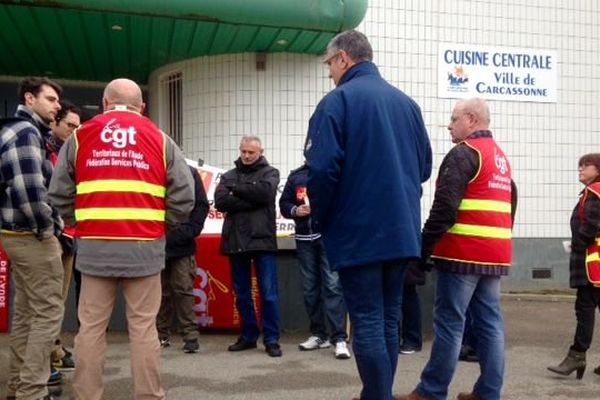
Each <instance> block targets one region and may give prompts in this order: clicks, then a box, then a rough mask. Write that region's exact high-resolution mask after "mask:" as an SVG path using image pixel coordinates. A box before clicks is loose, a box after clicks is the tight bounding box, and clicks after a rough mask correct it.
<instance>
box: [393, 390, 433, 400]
mask: <svg viewBox="0 0 600 400" xmlns="http://www.w3.org/2000/svg"><path fill="white" fill-rule="evenodd" d="M393 398H394V400H428V399H427V397H423V396H421V395H420V394H419V393H417V392H416V391H414V392H412V393H411V394H405V395H403V396H398V395H396V396H393Z"/></svg>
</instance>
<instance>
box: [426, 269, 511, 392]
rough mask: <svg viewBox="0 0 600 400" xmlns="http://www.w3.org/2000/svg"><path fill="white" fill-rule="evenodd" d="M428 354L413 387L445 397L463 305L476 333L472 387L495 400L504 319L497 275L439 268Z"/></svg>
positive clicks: (500, 373) (462, 321) (460, 333)
mask: <svg viewBox="0 0 600 400" xmlns="http://www.w3.org/2000/svg"><path fill="white" fill-rule="evenodd" d="M437 277H438V280H437V287H436V296H435V307H434V315H433V324H434V332H435V337H434V339H433V346H432V348H431V356H430V358H429V362H428V363H427V365H426V366H425V369H424V370H423V372H422V373H421V382H420V383H419V385H418V386H417V388H416V390H417V392H418V393H419V394H420V395H422V396H424V397H426V398H428V399H432V400H444V399H446V397H447V396H448V385H449V384H450V381H451V380H452V376H453V375H454V371H455V370H456V364H457V362H458V355H459V352H460V345H461V341H462V336H463V330H464V327H465V315H466V313H467V308H468V309H469V310H470V312H471V317H472V318H473V325H472V326H471V329H472V332H473V334H474V335H476V336H477V338H478V342H477V353H478V355H479V367H480V370H481V373H480V375H479V378H478V379H477V382H476V383H475V386H474V387H473V393H474V394H475V395H476V396H477V397H478V398H480V399H485V400H499V399H500V394H501V390H502V383H503V377H504V324H503V320H502V310H501V307H500V277H498V276H481V275H462V274H456V273H452V272H444V271H441V270H438V271H437Z"/></svg>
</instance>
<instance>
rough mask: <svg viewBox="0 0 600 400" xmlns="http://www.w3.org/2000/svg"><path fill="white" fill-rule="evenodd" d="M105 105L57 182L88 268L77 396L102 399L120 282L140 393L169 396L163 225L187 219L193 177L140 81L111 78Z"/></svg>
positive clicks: (67, 151) (59, 203) (54, 187)
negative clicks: (162, 338)
mask: <svg viewBox="0 0 600 400" xmlns="http://www.w3.org/2000/svg"><path fill="white" fill-rule="evenodd" d="M102 102H103V106H104V113H103V114H100V115H97V116H96V117H94V118H92V119H91V120H89V121H87V122H86V123H84V124H83V125H82V126H81V127H80V128H79V129H78V130H77V131H75V133H74V134H73V136H72V137H71V138H70V139H69V140H68V141H67V142H66V143H65V144H64V147H63V149H62V150H61V152H60V155H59V160H58V164H57V166H56V170H55V172H54V175H53V176H52V181H51V183H50V193H49V195H50V198H51V201H52V203H53V204H54V205H55V206H56V208H57V209H58V210H59V212H60V213H61V215H62V216H63V217H64V219H65V221H67V223H68V224H74V225H75V237H76V239H77V263H76V268H77V269H78V270H79V271H80V272H81V274H82V279H81V297H80V301H79V310H78V316H79V320H80V322H81V326H80V328H79V333H78V334H77V336H76V337H75V349H74V351H75V354H76V356H77V368H76V369H75V374H74V379H73V391H74V393H75V398H76V399H78V400H84V399H85V400H100V399H102V398H103V383H102V374H103V367H104V359H105V352H106V342H105V340H106V339H105V336H106V328H107V327H108V322H109V319H110V315H111V312H112V308H113V305H114V303H115V299H116V291H117V287H118V286H119V285H121V286H122V288H123V295H124V297H125V302H126V303H127V304H126V306H127V326H128V330H129V338H130V341H131V368H132V377H133V390H134V398H144V399H164V398H165V392H164V390H163V389H162V386H161V382H160V368H159V364H160V344H159V340H158V334H157V331H156V325H155V323H156V315H157V313H158V309H159V307H160V302H161V289H160V271H161V270H162V269H163V268H164V260H165V229H166V225H167V224H169V225H176V224H178V223H181V222H184V221H185V220H186V219H187V217H188V214H189V213H190V211H191V210H192V207H193V205H194V193H193V187H194V186H193V185H194V183H193V180H192V176H191V174H190V170H189V168H188V166H187V165H186V163H185V159H184V158H183V155H182V153H181V151H180V150H179V148H178V147H177V145H176V144H175V143H174V142H173V141H172V140H171V139H170V138H169V137H168V136H166V135H165V134H164V133H163V132H161V131H160V130H159V129H158V128H157V127H156V126H155V125H154V124H153V123H152V121H150V120H149V119H148V118H146V117H144V116H142V112H143V110H144V103H143V101H142V93H141V90H140V88H139V86H138V85H137V84H136V83H135V82H133V81H131V80H128V79H116V80H114V81H112V82H110V83H109V84H108V85H107V86H106V88H105V90H104V96H103V99H102Z"/></svg>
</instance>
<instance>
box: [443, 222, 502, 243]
mask: <svg viewBox="0 0 600 400" xmlns="http://www.w3.org/2000/svg"><path fill="white" fill-rule="evenodd" d="M448 233H454V234H455V235H465V236H481V237H489V238H493V239H510V238H511V232H510V229H506V228H496V227H493V226H483V225H468V224H454V226H452V227H451V228H450V229H448Z"/></svg>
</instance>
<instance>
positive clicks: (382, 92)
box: [304, 31, 432, 400]
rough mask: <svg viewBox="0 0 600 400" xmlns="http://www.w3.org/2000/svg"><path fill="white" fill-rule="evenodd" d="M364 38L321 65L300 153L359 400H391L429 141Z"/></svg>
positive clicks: (342, 46) (345, 39) (345, 42)
mask: <svg viewBox="0 0 600 400" xmlns="http://www.w3.org/2000/svg"><path fill="white" fill-rule="evenodd" d="M372 59H373V50H372V48H371V45H370V43H369V41H368V40H367V38H366V37H365V35H363V34H362V33H360V32H357V31H346V32H342V33H340V34H339V35H337V36H336V37H334V38H333V39H332V40H331V42H330V43H329V45H328V46H327V55H326V58H325V64H327V66H328V69H329V76H330V78H331V79H332V80H333V82H334V83H335V84H336V86H337V88H336V89H334V90H332V91H331V92H329V93H328V94H327V95H326V96H325V97H324V98H323V99H322V100H321V102H320V103H319V105H318V106H317V108H316V110H315V112H314V114H313V115H312V117H311V119H310V122H309V127H308V137H307V140H306V146H305V152H304V155H305V157H306V160H307V164H308V168H309V172H308V182H307V190H308V196H310V203H311V215H312V221H311V222H312V227H313V229H314V231H316V232H321V233H322V237H323V240H324V242H325V249H326V250H327V255H328V258H329V263H330V266H331V268H332V269H333V270H336V271H337V272H338V274H339V277H340V281H341V283H342V291H343V294H344V300H345V302H346V306H347V308H348V312H349V314H350V320H351V322H352V328H353V333H354V334H353V340H352V348H353V350H354V355H355V359H356V364H357V367H358V372H359V374H360V377H361V380H362V383H363V389H362V393H361V395H360V398H361V400H375V399H376V400H391V399H392V385H393V380H394V374H395V372H396V363H397V361H398V321H399V317H400V308H401V301H402V287H403V280H404V271H405V269H406V266H407V265H408V262H409V260H410V259H416V258H418V257H419V256H420V255H421V243H420V229H421V218H420V215H421V212H420V208H421V206H420V198H421V183H422V182H425V181H426V180H427V179H429V176H430V174H431V158H432V155H431V146H430V144H429V138H428V136H427V131H426V129H425V125H424V123H423V118H422V116H421V110H420V108H419V106H418V105H417V104H416V103H415V102H414V101H413V100H412V99H411V98H410V97H408V96H407V95H406V94H404V93H403V92H401V91H400V90H398V89H397V88H395V87H393V86H392V85H390V84H389V83H387V82H386V81H385V80H384V79H383V78H382V77H381V76H380V75H379V71H378V69H377V67H376V66H375V64H373V62H372V61H371V60H372Z"/></svg>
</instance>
